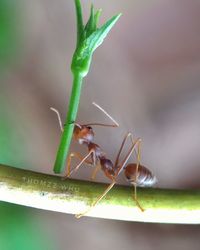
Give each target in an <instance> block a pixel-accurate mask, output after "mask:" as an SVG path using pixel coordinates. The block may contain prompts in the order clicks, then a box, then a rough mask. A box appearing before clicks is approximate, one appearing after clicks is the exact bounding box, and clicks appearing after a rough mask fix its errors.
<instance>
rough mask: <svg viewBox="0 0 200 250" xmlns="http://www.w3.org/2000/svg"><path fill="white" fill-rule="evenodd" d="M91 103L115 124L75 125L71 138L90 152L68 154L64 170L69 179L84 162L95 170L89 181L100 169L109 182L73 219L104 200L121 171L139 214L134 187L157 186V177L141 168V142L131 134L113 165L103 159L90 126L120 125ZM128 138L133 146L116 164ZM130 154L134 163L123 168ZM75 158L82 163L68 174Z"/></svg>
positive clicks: (103, 154) (108, 160)
mask: <svg viewBox="0 0 200 250" xmlns="http://www.w3.org/2000/svg"><path fill="white" fill-rule="evenodd" d="M93 104H94V105H95V106H96V107H98V108H99V109H101V110H102V111H103V112H104V113H105V114H106V115H107V116H108V117H110V118H111V119H112V121H113V122H114V123H115V124H113V125H107V124H100V123H93V124H85V125H79V124H78V125H77V124H75V129H74V138H75V139H76V140H77V141H78V142H79V143H80V144H85V145H87V147H88V150H89V153H88V154H87V155H86V156H85V157H82V156H81V155H80V154H78V153H76V152H75V153H71V154H70V156H69V158H68V161H67V169H68V171H67V177H69V176H70V175H71V173H72V172H73V171H77V170H78V169H79V167H80V166H81V165H82V164H83V163H84V162H85V163H87V164H90V165H94V166H96V168H95V170H94V172H93V174H92V179H94V178H95V176H96V173H97V171H98V170H100V169H101V170H102V171H103V172H104V174H105V176H106V177H108V178H109V179H110V180H111V181H112V182H111V184H110V185H109V186H108V187H107V188H106V190H105V191H104V192H103V194H102V195H101V196H99V197H98V198H97V200H96V201H95V202H93V203H92V205H91V206H90V207H89V208H88V209H87V210H86V211H84V212H83V213H80V214H77V215H76V218H80V217H82V216H84V215H85V214H87V213H88V212H89V211H90V210H91V209H92V208H93V207H95V206H96V204H97V203H98V202H99V201H100V200H102V199H103V198H104V196H105V195H106V194H107V193H108V192H109V191H110V190H111V189H112V187H113V186H114V185H115V183H116V179H117V177H118V175H119V174H120V173H121V171H122V170H124V174H125V177H126V179H127V180H128V181H129V183H130V184H132V185H134V200H135V202H136V204H137V206H138V207H139V208H140V210H141V211H144V209H143V208H142V207H141V205H140V204H139V202H138V199H137V191H136V188H137V186H139V187H150V186H153V185H154V184H155V183H156V181H157V180H156V177H155V176H154V175H153V174H152V173H151V171H150V170H149V169H147V168H146V167H144V166H142V165H140V154H141V153H140V147H141V139H140V138H138V139H136V140H135V141H134V139H133V136H132V134H131V133H127V134H126V135H125V137H124V139H123V141H122V144H121V147H120V149H119V152H118V154H117V157H116V160H115V163H114V164H113V162H112V161H111V160H110V159H108V158H106V154H105V153H104V152H103V151H102V150H101V147H100V146H99V145H98V144H95V143H94V142H93V139H94V132H93V130H92V128H91V127H90V126H91V125H103V126H112V127H118V126H119V125H118V123H117V122H116V121H115V120H114V119H113V118H112V117H111V116H110V115H108V113H107V112H106V111H105V110H103V109H102V108H101V107H100V106H99V105H97V104H95V103H93ZM51 109H52V108H51ZM52 110H53V111H55V112H56V113H57V115H58V118H59V123H60V125H61V124H62V123H61V119H60V116H59V113H58V111H57V110H55V109H52ZM83 130H85V131H84V133H83ZM87 131H88V133H86V132H87ZM129 137H131V142H132V146H131V148H130V149H129V151H128V153H127V155H126V156H125V157H124V159H123V160H122V161H121V163H120V164H119V158H120V155H121V152H122V149H123V147H124V145H125V142H126V140H127V139H128V138H129ZM136 147H137V151H136ZM133 152H136V155H137V163H130V164H128V165H127V166H126V163H127V161H128V160H129V158H130V156H131V154H132V153H133ZM90 155H91V156H92V161H88V160H87V158H88V157H89V156H90ZM74 156H76V157H78V158H79V159H81V162H80V163H79V164H78V165H77V166H76V167H75V168H74V169H73V170H72V171H70V165H71V158H72V157H74Z"/></svg>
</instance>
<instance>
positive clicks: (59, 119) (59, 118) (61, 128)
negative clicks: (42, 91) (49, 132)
mask: <svg viewBox="0 0 200 250" xmlns="http://www.w3.org/2000/svg"><path fill="white" fill-rule="evenodd" d="M50 109H51V110H52V111H54V112H55V113H56V115H57V117H58V122H59V125H60V130H61V131H62V132H63V131H64V129H63V125H62V121H61V117H60V113H59V111H58V110H57V109H55V108H52V107H51V108H50Z"/></svg>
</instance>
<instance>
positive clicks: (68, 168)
mask: <svg viewBox="0 0 200 250" xmlns="http://www.w3.org/2000/svg"><path fill="white" fill-rule="evenodd" d="M73 157H76V158H78V159H79V160H81V161H82V160H83V159H84V157H83V156H81V155H80V154H79V153H77V152H72V153H71V154H70V155H69V157H68V159H67V174H66V176H64V177H63V178H64V179H66V178H67V177H69V176H70V175H71V174H72V172H74V171H75V169H73V170H72V171H71V161H72V158H73ZM84 161H85V162H86V163H87V164H89V165H92V162H91V161H89V160H87V159H85V160H84Z"/></svg>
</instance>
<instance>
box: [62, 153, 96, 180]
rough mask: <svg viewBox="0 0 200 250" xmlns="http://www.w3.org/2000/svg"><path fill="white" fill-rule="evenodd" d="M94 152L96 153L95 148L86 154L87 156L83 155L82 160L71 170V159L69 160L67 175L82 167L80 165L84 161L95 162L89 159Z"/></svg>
mask: <svg viewBox="0 0 200 250" xmlns="http://www.w3.org/2000/svg"><path fill="white" fill-rule="evenodd" d="M92 153H94V150H93V149H91V150H90V151H89V153H88V154H87V155H86V156H85V157H81V159H82V160H81V162H80V163H79V164H78V165H77V166H76V167H75V168H74V169H73V170H72V171H71V172H70V163H71V162H70V161H71V160H70V161H69V163H68V166H67V167H68V173H67V177H69V176H70V175H71V174H72V172H76V171H77V170H78V169H79V168H80V166H81V165H82V164H83V163H84V162H86V163H87V162H89V164H91V165H92V164H93V163H92V162H90V161H88V160H87V158H88V157H89V156H90V155H91V154H92Z"/></svg>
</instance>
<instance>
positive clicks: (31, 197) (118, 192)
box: [0, 165, 200, 224]
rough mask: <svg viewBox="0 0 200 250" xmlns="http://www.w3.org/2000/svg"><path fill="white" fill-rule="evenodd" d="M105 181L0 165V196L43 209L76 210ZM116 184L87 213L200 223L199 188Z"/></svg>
mask: <svg viewBox="0 0 200 250" xmlns="http://www.w3.org/2000/svg"><path fill="white" fill-rule="evenodd" d="M107 186H108V184H101V183H94V182H88V181H79V180H73V179H67V180H65V181H63V180H62V179H61V178H60V177H58V176H52V175H47V174H41V173H36V172H32V171H28V170H22V169H16V168H13V167H8V166H4V165H0V200H1V201H6V202H11V203H15V204H20V205H24V206H30V207H35V208H40V209H45V210H51V211H57V212H63V213H70V214H78V213H81V212H83V211H85V210H86V209H87V208H88V206H90V204H92V203H93V202H94V201H95V200H96V199H97V197H99V195H101V194H102V193H103V191H104V190H105V188H106V187H107ZM138 199H139V202H140V204H141V205H142V207H143V208H144V209H145V211H144V212H141V211H140V210H139V209H138V207H137V206H136V204H135V201H134V199H133V187H127V186H119V185H116V186H114V187H113V188H112V190H111V191H110V192H109V193H108V194H107V195H106V197H104V199H102V200H101V202H99V203H98V204H97V205H96V206H95V207H94V208H93V209H92V210H91V211H90V212H89V213H88V214H87V216H93V217H99V218H107V219H118V220H127V221H142V222H160V223H182V224H183V223H188V224H200V190H169V189H145V188H143V189H142V188H140V189H139V188H138Z"/></svg>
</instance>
